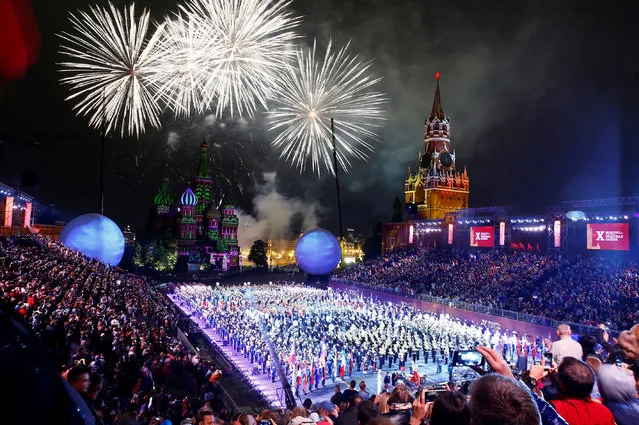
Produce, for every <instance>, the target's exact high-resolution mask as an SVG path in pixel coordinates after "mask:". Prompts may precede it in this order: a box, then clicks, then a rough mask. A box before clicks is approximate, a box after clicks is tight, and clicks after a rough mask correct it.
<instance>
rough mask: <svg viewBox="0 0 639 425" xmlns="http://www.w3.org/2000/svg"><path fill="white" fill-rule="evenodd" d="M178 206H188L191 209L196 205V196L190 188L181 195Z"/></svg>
mask: <svg viewBox="0 0 639 425" xmlns="http://www.w3.org/2000/svg"><path fill="white" fill-rule="evenodd" d="M180 204H181V205H190V206H193V207H194V206H196V205H197V195H196V194H195V193H193V191H192V190H191V188H190V187H189V188H187V189H186V190H185V191H184V193H183V194H182V196H181V197H180Z"/></svg>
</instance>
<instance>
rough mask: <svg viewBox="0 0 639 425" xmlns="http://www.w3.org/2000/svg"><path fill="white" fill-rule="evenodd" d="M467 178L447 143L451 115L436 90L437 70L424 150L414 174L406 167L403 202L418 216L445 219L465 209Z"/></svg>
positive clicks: (466, 204) (437, 89)
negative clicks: (460, 169)
mask: <svg viewBox="0 0 639 425" xmlns="http://www.w3.org/2000/svg"><path fill="white" fill-rule="evenodd" d="M469 192H470V179H469V178H468V173H467V172H466V168H465V167H464V171H463V172H459V171H457V168H456V166H455V150H454V149H453V150H452V151H451V146H450V118H449V117H447V116H446V114H445V113H444V106H443V105H442V99H441V94H440V92H439V72H437V73H436V74H435V98H434V99H433V108H432V110H431V112H430V115H429V116H428V117H427V118H426V122H425V133H424V152H423V153H421V152H420V154H419V166H418V170H417V172H416V173H414V174H413V173H412V172H411V169H410V168H409V169H408V177H407V178H406V181H405V183H404V195H405V202H406V204H408V205H409V211H413V212H414V211H415V209H416V217H415V218H417V219H427V220H435V219H441V218H444V213H447V212H452V211H455V210H458V209H460V208H468V194H469Z"/></svg>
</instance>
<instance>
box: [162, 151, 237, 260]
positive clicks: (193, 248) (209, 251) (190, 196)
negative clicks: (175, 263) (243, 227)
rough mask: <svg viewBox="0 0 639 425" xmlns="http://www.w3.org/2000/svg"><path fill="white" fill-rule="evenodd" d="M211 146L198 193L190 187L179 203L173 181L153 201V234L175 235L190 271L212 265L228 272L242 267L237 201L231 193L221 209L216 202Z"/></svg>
mask: <svg viewBox="0 0 639 425" xmlns="http://www.w3.org/2000/svg"><path fill="white" fill-rule="evenodd" d="M208 148H209V145H208V143H206V141H203V142H202V144H201V145H200V161H199V164H198V168H197V174H196V177H195V180H194V182H193V186H192V187H194V188H195V190H192V189H191V188H190V187H189V188H187V189H186V190H185V191H184V193H183V194H182V196H180V199H179V205H176V204H175V201H174V199H173V196H172V195H171V190H170V187H169V182H168V180H167V179H165V180H164V184H163V185H162V187H161V188H160V190H159V192H158V193H157V195H156V196H155V198H154V199H153V211H152V217H151V220H150V222H151V223H152V228H151V232H150V235H151V236H152V237H157V236H159V235H160V234H162V233H164V232H167V231H169V232H171V234H172V235H174V237H175V238H176V239H177V245H178V255H179V256H180V257H182V258H183V259H186V260H187V261H188V264H189V270H192V269H193V270H194V269H197V265H198V264H202V263H210V264H211V265H212V266H213V268H214V269H218V270H228V269H232V268H235V267H239V265H240V250H239V246H238V242H237V226H238V218H237V215H236V214H235V208H236V206H237V201H236V200H235V198H233V196H232V195H231V194H230V193H229V194H226V195H225V196H224V198H223V199H222V201H221V202H219V204H221V209H218V207H217V204H218V203H217V202H215V200H214V199H213V180H212V179H211V172H210V169H209V154H208Z"/></svg>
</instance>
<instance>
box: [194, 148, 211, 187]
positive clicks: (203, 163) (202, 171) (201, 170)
mask: <svg viewBox="0 0 639 425" xmlns="http://www.w3.org/2000/svg"><path fill="white" fill-rule="evenodd" d="M200 150H201V152H200V165H199V167H198V169H197V177H198V178H201V179H210V178H211V172H210V171H209V154H208V153H207V152H208V150H209V144H208V143H206V139H204V140H202V144H201V145H200Z"/></svg>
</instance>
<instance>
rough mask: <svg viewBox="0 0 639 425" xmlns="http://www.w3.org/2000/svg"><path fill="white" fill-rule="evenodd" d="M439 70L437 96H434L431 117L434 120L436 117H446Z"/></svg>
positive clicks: (436, 86)
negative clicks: (440, 90) (440, 89)
mask: <svg viewBox="0 0 639 425" xmlns="http://www.w3.org/2000/svg"><path fill="white" fill-rule="evenodd" d="M439 77H440V74H439V72H436V73H435V97H434V98H433V109H431V111H430V117H429V119H430V120H431V121H432V120H434V119H435V118H438V119H440V120H443V119H444V118H445V115H444V105H443V104H442V97H441V94H440V92H439Z"/></svg>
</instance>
